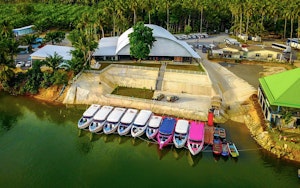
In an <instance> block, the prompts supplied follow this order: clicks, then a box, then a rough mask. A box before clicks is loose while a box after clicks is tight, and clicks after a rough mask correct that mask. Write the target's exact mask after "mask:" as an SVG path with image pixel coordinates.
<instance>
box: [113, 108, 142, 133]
mask: <svg viewBox="0 0 300 188" xmlns="http://www.w3.org/2000/svg"><path fill="white" fill-rule="evenodd" d="M137 113H138V110H137V109H132V108H130V109H128V110H127V111H126V113H125V114H124V116H123V117H122V119H121V121H120V123H119V126H118V133H119V135H120V136H123V135H126V134H128V133H129V131H130V130H131V127H132V124H133V121H134V119H135V117H136V115H137Z"/></svg>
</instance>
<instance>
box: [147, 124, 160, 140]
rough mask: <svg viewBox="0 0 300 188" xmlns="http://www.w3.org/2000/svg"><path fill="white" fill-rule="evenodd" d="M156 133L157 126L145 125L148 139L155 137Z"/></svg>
mask: <svg viewBox="0 0 300 188" xmlns="http://www.w3.org/2000/svg"><path fill="white" fill-rule="evenodd" d="M157 133H158V128H151V127H147V129H146V136H147V137H148V138H149V139H154V138H155V137H156V135H157Z"/></svg>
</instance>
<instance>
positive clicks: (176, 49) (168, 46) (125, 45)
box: [93, 24, 200, 59]
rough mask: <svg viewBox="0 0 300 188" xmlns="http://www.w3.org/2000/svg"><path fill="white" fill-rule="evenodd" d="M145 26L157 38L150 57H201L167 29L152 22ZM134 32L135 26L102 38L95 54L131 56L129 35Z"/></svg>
mask: <svg viewBox="0 0 300 188" xmlns="http://www.w3.org/2000/svg"><path fill="white" fill-rule="evenodd" d="M145 26H147V27H149V28H151V29H153V30H152V32H153V36H154V38H155V39H156V41H155V42H154V43H153V46H152V48H151V50H150V54H149V56H150V57H171V58H172V59H182V58H195V59H200V56H199V55H198V54H197V53H196V52H195V51H194V50H193V49H192V48H191V47H190V46H189V45H188V44H187V43H186V42H185V41H180V40H177V39H176V38H175V37H174V36H173V35H172V34H171V33H170V32H169V31H167V30H166V29H164V28H162V27H160V26H157V25H152V24H145ZM132 32H133V28H130V29H128V30H127V31H125V32H124V33H123V34H122V35H121V36H120V37H118V38H116V37H109V38H102V39H101V40H100V42H99V45H98V48H97V49H96V51H95V53H94V54H93V56H95V57H97V56H102V57H104V56H119V57H120V56H130V43H129V37H128V35H129V34H130V33H132Z"/></svg>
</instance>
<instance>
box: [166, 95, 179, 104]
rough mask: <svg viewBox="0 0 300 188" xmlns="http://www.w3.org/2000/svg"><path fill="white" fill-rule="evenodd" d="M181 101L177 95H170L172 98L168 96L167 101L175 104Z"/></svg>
mask: <svg viewBox="0 0 300 188" xmlns="http://www.w3.org/2000/svg"><path fill="white" fill-rule="evenodd" d="M178 99H179V97H177V96H176V95H170V96H167V101H168V102H175V101H177V100H178Z"/></svg>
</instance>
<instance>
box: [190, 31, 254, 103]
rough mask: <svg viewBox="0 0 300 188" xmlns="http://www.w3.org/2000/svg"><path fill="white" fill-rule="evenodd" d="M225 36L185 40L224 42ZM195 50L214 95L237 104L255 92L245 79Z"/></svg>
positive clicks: (225, 101) (192, 42)
mask: <svg viewBox="0 0 300 188" xmlns="http://www.w3.org/2000/svg"><path fill="white" fill-rule="evenodd" d="M227 37H228V35H227V34H221V35H217V36H211V37H209V38H204V39H200V40H197V39H194V40H187V42H188V43H190V44H196V43H197V44H212V43H216V42H217V43H218V42H224V38H227ZM196 50H197V52H198V54H199V55H200V56H201V58H202V64H203V66H204V68H205V69H206V71H207V72H208V74H209V77H210V80H211V81H212V85H213V88H214V90H215V95H220V96H222V98H223V100H224V103H225V104H226V105H229V106H232V105H238V104H240V103H242V102H244V101H245V100H246V99H248V98H249V97H250V96H251V95H252V94H253V93H256V89H255V88H254V87H253V86H251V85H250V84H248V83H247V82H246V81H245V80H243V79H241V78H239V77H238V76H236V75H235V74H233V73H232V72H230V71H229V70H228V69H226V68H224V67H222V66H221V65H219V64H218V63H212V62H210V61H209V60H207V54H206V53H202V51H201V50H200V49H196Z"/></svg>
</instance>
